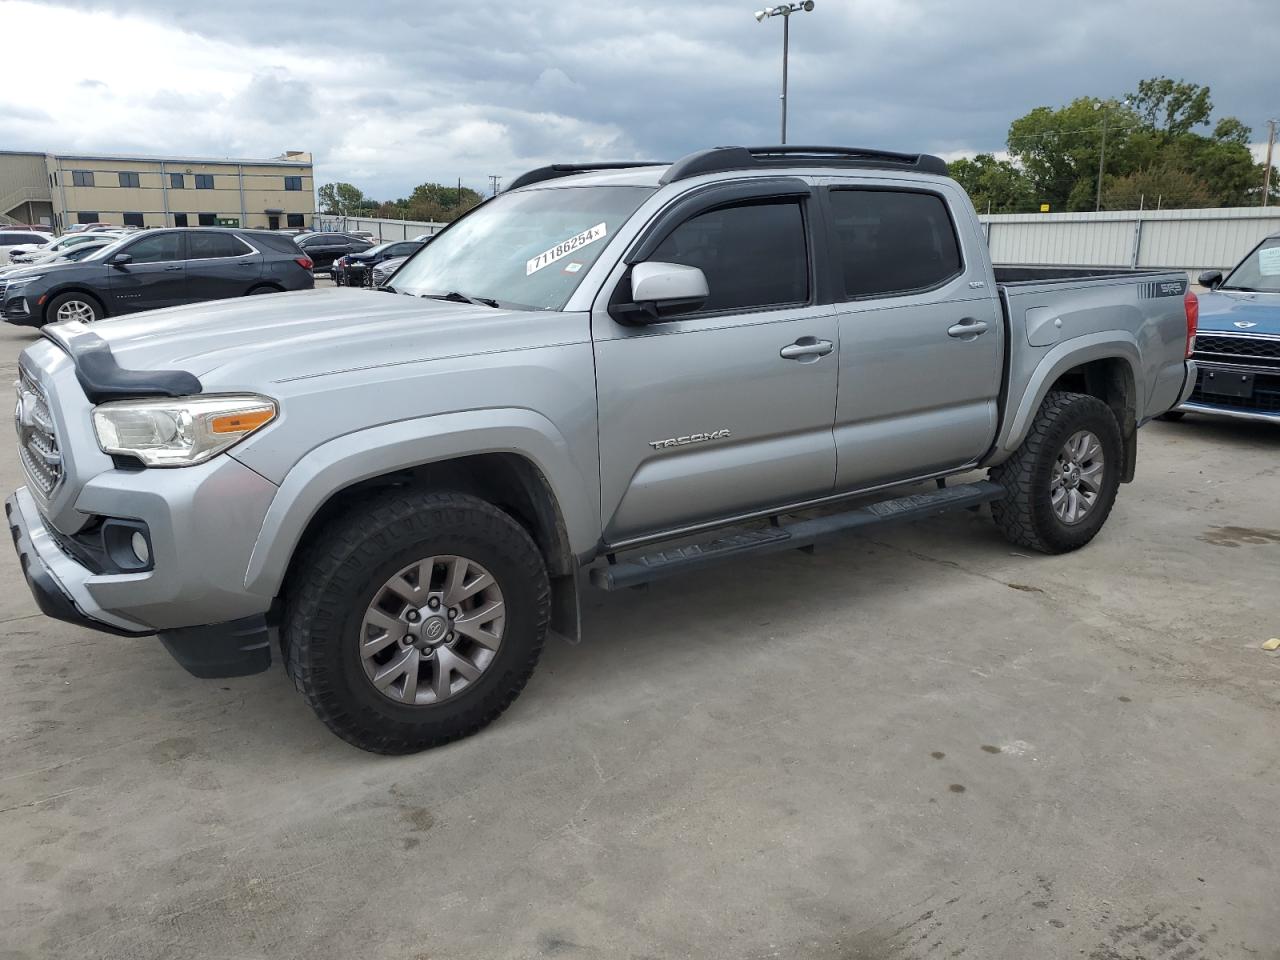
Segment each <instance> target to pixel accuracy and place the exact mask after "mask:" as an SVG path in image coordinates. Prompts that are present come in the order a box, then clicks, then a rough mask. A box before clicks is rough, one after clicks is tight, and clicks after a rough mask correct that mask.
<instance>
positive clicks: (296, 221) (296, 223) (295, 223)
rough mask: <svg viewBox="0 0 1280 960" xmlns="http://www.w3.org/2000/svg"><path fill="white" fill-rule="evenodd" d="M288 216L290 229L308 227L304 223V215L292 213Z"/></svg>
mask: <svg viewBox="0 0 1280 960" xmlns="http://www.w3.org/2000/svg"><path fill="white" fill-rule="evenodd" d="M287 216H288V218H289V220H288V223H289V226H290V227H292V228H301V227H304V226H306V224H304V223H303V222H302V214H300V213H290V214H287Z"/></svg>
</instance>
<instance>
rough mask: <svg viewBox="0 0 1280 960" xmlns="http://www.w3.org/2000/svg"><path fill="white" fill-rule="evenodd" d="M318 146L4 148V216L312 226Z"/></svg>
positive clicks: (0, 167)
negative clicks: (264, 155)
mask: <svg viewBox="0 0 1280 960" xmlns="http://www.w3.org/2000/svg"><path fill="white" fill-rule="evenodd" d="M315 209H316V205H315V181H314V179H313V176H312V171H311V154H309V153H302V152H299V151H295V150H290V151H287V152H286V153H284V154H282V155H281V156H279V157H276V158H275V159H273V160H209V159H201V158H196V157H131V156H113V155H110V154H73V153H56V154H55V153H20V152H8V151H0V223H15V222H16V223H33V224H38V223H48V224H52V225H53V226H55V227H57V228H58V229H59V230H65V229H66V228H67V227H68V226H69V225H71V224H73V223H94V222H103V223H111V224H116V225H119V226H135V227H174V226H177V227H188V226H189V227H195V226H207V227H213V226H234V227H265V228H267V229H271V230H281V229H286V228H289V227H294V228H296V227H304V226H306V227H309V226H310V225H311V220H312V218H313V217H314V215H315Z"/></svg>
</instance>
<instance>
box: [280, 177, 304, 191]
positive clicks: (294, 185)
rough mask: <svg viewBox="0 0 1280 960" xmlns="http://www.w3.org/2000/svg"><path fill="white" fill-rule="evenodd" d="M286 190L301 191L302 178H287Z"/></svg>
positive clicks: (285, 181) (285, 179) (285, 182)
mask: <svg viewBox="0 0 1280 960" xmlns="http://www.w3.org/2000/svg"><path fill="white" fill-rule="evenodd" d="M284 188H285V189H286V190H301V189H302V178H301V177H285V178H284Z"/></svg>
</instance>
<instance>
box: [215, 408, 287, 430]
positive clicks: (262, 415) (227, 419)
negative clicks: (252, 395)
mask: <svg viewBox="0 0 1280 960" xmlns="http://www.w3.org/2000/svg"><path fill="white" fill-rule="evenodd" d="M275 415H276V411H275V409H274V408H268V409H264V410H250V411H247V412H245V413H228V414H224V415H223V416H221V417H214V418H213V419H212V420H210V421H209V429H210V430H212V431H213V432H214V433H248V432H249V431H250V430H257V429H258V428H259V427H260V426H262V425H263V424H265V423H270V422H271V421H272V420H273V419H275Z"/></svg>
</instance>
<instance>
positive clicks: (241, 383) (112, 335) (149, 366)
mask: <svg viewBox="0 0 1280 960" xmlns="http://www.w3.org/2000/svg"><path fill="white" fill-rule="evenodd" d="M564 317H565V315H564V314H561V313H549V312H533V311H528V310H498V309H494V308H492V307H486V306H480V305H475V304H469V303H450V302H447V301H442V300H426V299H423V298H420V297H410V296H405V295H402V294H391V293H380V292H376V291H372V290H363V289H358V288H352V287H335V288H331V289H324V290H302V291H298V292H296V293H276V294H266V295H261V296H253V297H239V298H236V299H234V300H217V301H211V302H208V303H199V304H192V305H190V306H185V307H173V308H170V309H167V310H150V311H147V312H145V313H139V314H136V315H132V316H125V317H119V318H115V319H108V320H101V321H99V322H97V323H95V324H93V325H92V326H85V325H83V324H79V323H64V324H54V325H51V326H49V327H47V328H46V334H47V335H48V336H50V337H51V338H53V339H55V340H63V339H65V338H67V337H70V336H73V335H75V334H77V333H84V332H89V333H93V334H95V335H97V336H98V337H100V338H102V339H103V340H105V341H106V342H107V344H108V345H109V346H110V347H111V352H112V354H113V355H114V356H115V359H116V363H118V364H119V365H120V366H121V367H123V368H125V369H127V370H185V371H187V372H188V373H193V374H195V375H196V376H197V377H199V378H200V379H201V380H202V381H205V388H206V389H207V390H209V389H221V388H227V387H234V388H237V389H239V388H262V387H263V386H265V385H266V384H268V383H272V382H278V381H281V380H294V379H298V378H302V377H313V376H320V375H323V374H326V373H336V372H339V371H343V370H352V369H360V368H365V367H376V366H382V365H385V364H389V363H403V362H407V361H414V360H433V359H440V358H443V357H450V356H465V355H470V354H476V353H491V352H495V351H498V350H505V349H520V348H523V347H529V346H543V345H548V344H550V343H556V342H562V343H564V342H573V341H574V340H577V339H582V337H583V335H584V331H585V325H579V324H573V323H566V322H563V321H564ZM579 327H581V329H579Z"/></svg>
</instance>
